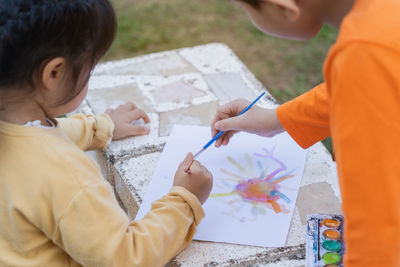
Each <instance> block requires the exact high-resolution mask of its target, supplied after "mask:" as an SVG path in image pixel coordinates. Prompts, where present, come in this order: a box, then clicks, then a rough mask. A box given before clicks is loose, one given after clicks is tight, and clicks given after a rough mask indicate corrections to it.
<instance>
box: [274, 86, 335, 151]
mask: <svg viewBox="0 0 400 267" xmlns="http://www.w3.org/2000/svg"><path fill="white" fill-rule="evenodd" d="M277 115H278V118H279V121H280V122H281V124H282V126H283V127H284V128H285V130H286V131H287V132H288V133H289V134H290V136H291V137H292V138H293V139H294V140H295V141H296V142H297V143H298V144H299V145H300V146H301V147H303V148H307V147H310V146H311V145H313V144H315V143H316V142H318V141H321V140H323V139H325V138H326V137H328V136H329V135H330V129H329V102H328V91H327V89H326V84H325V83H322V84H320V85H318V86H316V87H314V88H313V89H312V90H310V91H308V92H306V93H304V94H302V95H300V96H298V97H296V98H295V99H293V100H291V101H289V102H286V103H285V104H283V105H281V106H279V107H278V109H277Z"/></svg>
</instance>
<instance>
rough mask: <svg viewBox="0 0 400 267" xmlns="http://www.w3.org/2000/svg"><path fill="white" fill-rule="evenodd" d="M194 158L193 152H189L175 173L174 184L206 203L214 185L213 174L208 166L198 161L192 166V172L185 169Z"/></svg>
mask: <svg viewBox="0 0 400 267" xmlns="http://www.w3.org/2000/svg"><path fill="white" fill-rule="evenodd" d="M192 160H193V154H192V153H189V154H187V156H186V158H185V160H184V161H183V162H182V163H181V164H180V165H179V167H178V170H177V171H176V173H175V179H174V186H182V187H184V188H186V189H187V190H189V191H190V192H192V193H193V195H195V196H196V197H197V198H198V199H199V201H200V203H201V204H204V202H206V200H207V199H208V196H209V195H210V192H211V188H212V185H213V176H212V174H211V172H209V171H208V170H207V168H206V167H204V166H203V165H201V164H200V163H199V162H198V161H196V160H195V161H194V162H193V163H192V166H190V171H191V173H190V174H187V173H186V172H185V171H186V169H187V167H188V166H189V164H190V163H191V162H192Z"/></svg>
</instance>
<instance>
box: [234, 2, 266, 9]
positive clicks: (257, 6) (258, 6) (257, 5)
mask: <svg viewBox="0 0 400 267" xmlns="http://www.w3.org/2000/svg"><path fill="white" fill-rule="evenodd" d="M237 1H240V2H245V3H247V4H249V5H251V6H252V7H254V8H255V9H259V8H260V7H261V3H262V0H237Z"/></svg>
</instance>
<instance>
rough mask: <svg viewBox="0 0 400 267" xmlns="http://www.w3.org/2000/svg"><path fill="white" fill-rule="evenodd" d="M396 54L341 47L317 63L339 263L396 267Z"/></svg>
mask: <svg viewBox="0 0 400 267" xmlns="http://www.w3.org/2000/svg"><path fill="white" fill-rule="evenodd" d="M399 62H400V53H399V51H395V49H392V48H391V47H389V46H380V45H376V44H371V43H367V42H362V41H358V42H352V43H347V44H345V45H342V46H341V47H340V48H337V49H336V50H335V51H333V53H331V56H330V60H328V61H327V64H326V66H325V75H326V82H327V87H328V88H329V90H330V96H331V104H330V114H331V116H330V120H331V132H332V139H333V145H334V148H335V156H336V159H337V164H338V174H339V183H340V187H341V194H342V199H343V212H344V215H345V232H344V236H345V242H346V255H345V262H344V263H345V264H344V265H345V266H352V267H354V266H360V267H361V266H375V267H381V266H382V267H383V266H400V157H399V155H400V154H399V153H400V152H399V149H400V75H399V73H400V65H399V64H398V63H399Z"/></svg>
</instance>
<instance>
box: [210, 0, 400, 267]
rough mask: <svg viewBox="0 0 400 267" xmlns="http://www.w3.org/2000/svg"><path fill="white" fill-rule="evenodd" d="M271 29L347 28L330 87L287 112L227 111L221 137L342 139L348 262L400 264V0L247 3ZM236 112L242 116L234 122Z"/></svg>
mask: <svg viewBox="0 0 400 267" xmlns="http://www.w3.org/2000/svg"><path fill="white" fill-rule="evenodd" d="M239 3H240V5H241V6H242V7H243V8H244V9H245V11H246V12H247V14H248V15H249V16H250V18H251V19H252V20H253V22H254V23H255V24H256V25H257V26H258V27H259V28H260V29H261V30H262V31H264V32H265V33H268V34H272V35H275V36H279V37H283V38H290V39H297V40H305V39H308V38H310V37H312V36H314V35H315V34H316V33H317V32H318V31H319V29H320V28H321V26H322V25H323V24H324V23H326V24H329V25H332V26H334V27H336V28H339V29H340V32H339V36H338V38H337V41H336V43H335V44H334V45H333V46H332V48H331V50H330V52H329V54H328V57H327V59H326V62H325V66H324V77H325V83H323V84H321V85H319V86H317V87H315V88H314V89H312V90H310V91H309V92H307V93H305V94H303V95H301V96H299V97H297V98H295V99H294V100H292V101H289V102H287V103H285V104H283V105H282V106H280V107H279V108H278V109H277V110H266V109H262V108H257V107H254V108H252V109H250V110H249V111H248V112H247V113H246V114H244V115H243V116H240V117H233V116H235V115H237V114H238V113H239V112H240V111H241V110H243V108H244V107H246V106H247V105H248V102H247V101H245V100H236V101H233V102H231V103H228V104H227V105H224V106H222V107H220V109H219V110H218V112H217V114H216V116H215V118H214V121H213V124H212V134H213V135H215V134H216V133H217V132H218V131H227V133H225V135H224V136H223V137H221V138H220V140H218V141H217V143H216V146H217V147H218V146H221V145H226V144H227V143H228V142H229V139H230V137H231V136H232V135H233V134H234V133H235V132H237V131H247V132H252V133H256V134H259V135H263V136H273V135H274V134H277V133H279V132H282V131H285V130H286V131H288V133H289V134H290V135H291V136H292V137H293V139H294V140H296V142H297V143H298V144H299V145H300V146H302V147H303V148H307V147H309V146H311V145H312V144H314V143H316V142H318V141H320V140H322V139H324V138H326V137H327V136H332V139H333V146H334V151H335V156H336V161H337V165H338V175H339V182H340V187H341V195H342V199H343V205H342V208H343V212H344V215H345V243H346V254H345V258H344V265H345V266H348V267H349V266H374V267H377V266H382V267H383V266H385V267H386V266H400V164H399V162H400V154H399V152H398V150H399V148H400V75H399V73H400V31H398V29H400V20H399V18H400V1H398V0H386V1H382V0H356V1H354V0H335V1H332V0H241V1H239ZM231 117H232V118H231Z"/></svg>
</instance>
